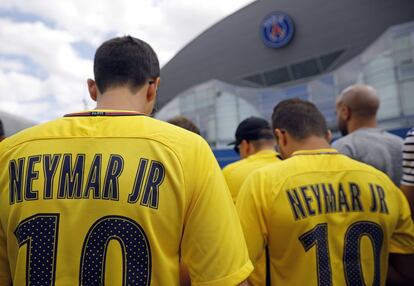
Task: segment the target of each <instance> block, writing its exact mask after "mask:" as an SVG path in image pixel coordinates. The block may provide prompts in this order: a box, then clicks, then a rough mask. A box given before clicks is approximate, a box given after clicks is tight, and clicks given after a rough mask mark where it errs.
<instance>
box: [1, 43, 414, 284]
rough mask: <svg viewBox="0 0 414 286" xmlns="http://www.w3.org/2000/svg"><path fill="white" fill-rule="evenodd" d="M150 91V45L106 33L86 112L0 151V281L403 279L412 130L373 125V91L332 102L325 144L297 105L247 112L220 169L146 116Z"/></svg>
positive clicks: (187, 132) (313, 113)
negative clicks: (267, 113) (230, 159)
mask: <svg viewBox="0 0 414 286" xmlns="http://www.w3.org/2000/svg"><path fill="white" fill-rule="evenodd" d="M159 84H160V68H159V63H158V58H157V55H156V53H155V52H154V50H153V49H152V48H151V46H150V45H148V44H147V43H145V42H144V41H142V40H139V39H137V38H134V37H131V36H125V37H118V38H113V39H111V40H108V41H106V42H104V43H103V44H102V45H101V46H100V47H99V48H98V49H97V51H96V54H95V58H94V79H88V80H87V87H88V91H89V94H90V97H91V98H92V100H94V101H96V108H95V109H94V110H89V111H81V112H76V113H70V114H67V115H65V116H64V117H62V118H59V119H56V120H53V121H50V122H47V123H44V124H40V125H37V126H34V127H32V128H29V129H26V130H24V131H23V132H20V133H18V134H16V135H13V136H11V137H9V138H7V139H6V140H4V141H2V143H0V285H218V286H219V285H223V286H228V285H385V284H388V285H414V273H413V271H412V270H411V268H412V265H414V223H413V218H412V214H411V211H410V209H412V208H413V207H414V129H413V130H410V132H409V133H408V134H407V137H406V139H405V141H403V139H401V138H399V137H397V136H395V135H392V134H390V133H388V132H386V131H383V130H382V129H380V128H379V127H378V126H377V119H376V114H377V111H378V108H379V105H380V100H379V97H378V95H377V93H376V91H375V90H374V89H373V88H372V87H369V86H366V85H353V86H350V87H349V88H346V89H345V90H344V91H343V92H342V93H341V94H339V95H338V99H337V103H336V111H337V117H338V126H339V130H340V131H341V133H342V134H343V135H344V136H343V137H342V138H340V139H338V140H336V141H335V142H334V143H333V144H332V145H331V143H332V134H331V131H330V130H329V129H328V126H327V124H326V121H325V118H324V116H323V115H322V114H321V112H320V111H319V110H318V108H317V107H316V106H315V105H314V104H313V103H311V102H308V101H305V100H300V99H288V100H284V101H281V102H279V103H277V104H276V106H275V107H274V110H273V114H272V117H271V122H270V123H269V122H268V121H267V120H265V119H263V118H258V117H248V118H246V119H245V120H243V121H242V122H240V124H239V125H238V127H237V130H235V140H234V142H231V143H230V145H232V146H234V150H235V151H236V152H237V153H238V154H239V155H240V160H239V161H237V162H234V163H232V164H229V165H227V166H226V167H225V168H224V169H223V170H221V169H220V168H219V165H218V163H217V160H216V159H215V157H214V155H213V153H212V151H211V148H210V147H209V145H208V144H207V142H206V141H205V140H204V139H203V138H202V137H201V136H200V130H199V129H198V128H197V126H195V124H194V123H192V122H191V121H190V120H188V119H187V118H185V117H181V116H180V117H176V118H172V119H171V120H169V121H168V122H163V121H160V120H157V119H154V118H152V117H151V116H150V115H151V114H152V112H153V109H154V105H155V102H156V99H157V89H158V86H159ZM0 131H1V132H2V133H0V138H1V137H2V136H4V131H3V128H2V125H1V124H0ZM229 132H230V131H229ZM231 132H233V131H231ZM410 206H411V207H410Z"/></svg>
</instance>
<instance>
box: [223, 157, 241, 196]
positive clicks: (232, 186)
mask: <svg viewBox="0 0 414 286" xmlns="http://www.w3.org/2000/svg"><path fill="white" fill-rule="evenodd" d="M239 162H240V161H239ZM235 166H236V165H234V163H233V164H230V165H227V166H226V167H225V168H224V169H223V176H224V179H225V180H226V183H227V187H228V188H229V192H230V195H231V198H232V199H233V203H236V197H237V193H238V188H237V182H235V178H234V177H235V176H234V174H233V171H234V169H235Z"/></svg>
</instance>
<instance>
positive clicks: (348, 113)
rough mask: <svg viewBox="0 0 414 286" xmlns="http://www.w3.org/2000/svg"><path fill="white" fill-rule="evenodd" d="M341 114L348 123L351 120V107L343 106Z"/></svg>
mask: <svg viewBox="0 0 414 286" xmlns="http://www.w3.org/2000/svg"><path fill="white" fill-rule="evenodd" d="M339 110H340V112H341V114H340V115H341V117H342V119H344V120H345V121H348V120H349V119H350V118H351V114H352V112H351V108H349V106H347V105H345V104H342V106H341V107H340V109H339Z"/></svg>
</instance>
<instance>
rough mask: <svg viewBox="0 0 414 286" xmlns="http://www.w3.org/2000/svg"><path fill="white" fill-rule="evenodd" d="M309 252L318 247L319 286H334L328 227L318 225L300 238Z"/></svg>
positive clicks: (324, 224)
mask: <svg viewBox="0 0 414 286" xmlns="http://www.w3.org/2000/svg"><path fill="white" fill-rule="evenodd" d="M299 240H300V242H301V243H302V245H303V247H304V248H305V251H306V252H307V251H308V250H309V249H311V248H312V247H313V246H314V245H316V262H317V270H318V285H332V272H331V263H330V258H329V248H328V225H327V224H326V223H323V224H318V225H317V226H315V227H314V228H313V229H312V230H310V231H308V232H306V233H304V234H303V235H301V236H300V237H299Z"/></svg>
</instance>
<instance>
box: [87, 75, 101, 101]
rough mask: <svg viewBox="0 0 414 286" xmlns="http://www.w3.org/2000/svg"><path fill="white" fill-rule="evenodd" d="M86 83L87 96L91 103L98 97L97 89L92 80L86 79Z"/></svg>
mask: <svg viewBox="0 0 414 286" xmlns="http://www.w3.org/2000/svg"><path fill="white" fill-rule="evenodd" d="M86 82H87V84H88V91H89V96H90V97H91V98H92V100H93V101H96V98H97V96H98V88H97V87H96V83H95V81H94V80H93V79H90V78H88V80H87V81H86Z"/></svg>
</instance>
